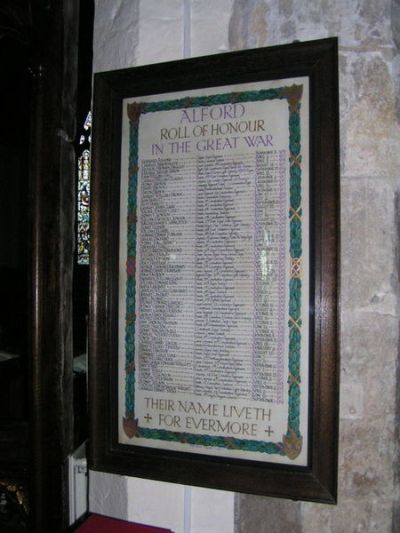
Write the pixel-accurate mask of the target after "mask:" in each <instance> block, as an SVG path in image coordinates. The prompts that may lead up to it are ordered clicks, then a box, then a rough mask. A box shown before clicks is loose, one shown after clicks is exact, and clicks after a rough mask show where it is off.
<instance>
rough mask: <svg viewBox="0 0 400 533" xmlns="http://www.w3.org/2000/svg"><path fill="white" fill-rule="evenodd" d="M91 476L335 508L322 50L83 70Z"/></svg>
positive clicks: (333, 206)
mask: <svg viewBox="0 0 400 533" xmlns="http://www.w3.org/2000/svg"><path fill="white" fill-rule="evenodd" d="M93 119H94V124H93V132H94V140H93V164H92V169H93V183H92V191H93V193H92V194H93V196H92V198H93V202H92V213H93V222H92V250H93V253H92V256H91V276H92V277H91V320H90V409H91V439H90V465H91V468H92V469H98V470H104V471H111V472H119V473H124V474H129V475H134V476H139V477H148V478H153V479H159V480H164V481H172V482H178V483H183V484H192V485H200V486H207V487H214V488H220V489H227V490H235V491H238V492H252V493H257V494H266V495H273V496H282V497H290V498H300V499H305V500H314V501H323V502H334V501H335V497H336V455H337V410H338V402H337V388H338V384H337V368H338V364H337V353H336V351H337V350H336V344H337V341H336V313H337V309H336V308H337V305H336V289H337V283H336V279H337V253H338V244H337V236H338V217H337V213H338V88H337V42H336V40H335V39H327V40H321V41H314V42H310V43H296V44H292V45H287V46H278V47H272V48H264V49H257V50H250V51H244V52H235V53H229V54H222V55H215V56H210V57H202V58H197V59H189V60H183V61H177V62H173V63H163V64H157V65H151V66H144V67H138V68H132V69H128V70H121V71H114V72H106V73H100V74H97V75H96V76H95V93H94V113H93Z"/></svg>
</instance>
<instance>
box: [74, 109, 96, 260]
mask: <svg viewBox="0 0 400 533" xmlns="http://www.w3.org/2000/svg"><path fill="white" fill-rule="evenodd" d="M91 126H92V115H91V113H90V111H89V114H88V116H87V117H86V120H85V124H84V126H83V128H84V133H83V134H82V135H81V137H80V140H79V144H80V146H81V148H82V152H81V155H80V156H79V157H78V206H77V214H78V217H77V245H78V251H77V253H78V264H79V265H88V264H89V248H90V141H91V138H90V130H91Z"/></svg>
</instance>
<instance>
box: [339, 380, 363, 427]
mask: <svg viewBox="0 0 400 533" xmlns="http://www.w3.org/2000/svg"><path fill="white" fill-rule="evenodd" d="M363 413H364V386H363V385H362V384H361V383H357V382H351V383H342V384H341V386H340V418H342V419H347V420H357V419H360V418H362V417H363Z"/></svg>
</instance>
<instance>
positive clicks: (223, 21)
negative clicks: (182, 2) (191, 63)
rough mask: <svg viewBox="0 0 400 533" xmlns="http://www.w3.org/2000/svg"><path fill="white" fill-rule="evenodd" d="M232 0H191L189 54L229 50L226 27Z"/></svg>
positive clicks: (197, 54) (199, 54)
mask: <svg viewBox="0 0 400 533" xmlns="http://www.w3.org/2000/svg"><path fill="white" fill-rule="evenodd" d="M232 5H233V0H192V2H191V55H192V56H202V55H209V54H215V53H221V52H226V51H228V50H229V39H228V29H229V20H230V16H231V10H232Z"/></svg>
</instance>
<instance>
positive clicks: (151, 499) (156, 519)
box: [126, 477, 185, 533]
mask: <svg viewBox="0 0 400 533" xmlns="http://www.w3.org/2000/svg"><path fill="white" fill-rule="evenodd" d="M126 483H127V488H126V491H127V497H128V507H127V508H128V512H127V520H128V521H130V522H137V523H139V524H148V525H152V526H154V527H160V528H165V529H170V530H172V531H174V533H184V512H185V507H184V490H185V487H184V486H183V485H178V484H176V483H164V482H161V481H153V480H150V479H139V478H134V477H127V478H126Z"/></svg>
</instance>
